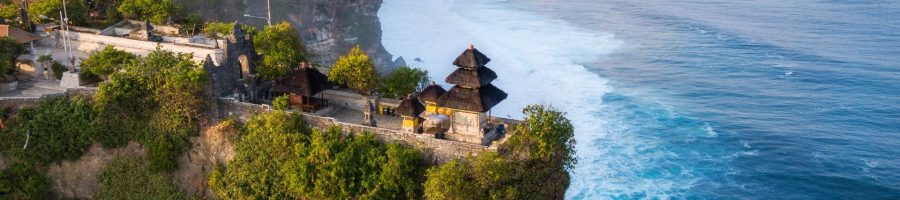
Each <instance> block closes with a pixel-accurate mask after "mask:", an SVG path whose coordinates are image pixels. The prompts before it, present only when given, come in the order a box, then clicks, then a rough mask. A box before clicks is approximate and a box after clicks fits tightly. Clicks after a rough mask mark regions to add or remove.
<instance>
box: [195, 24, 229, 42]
mask: <svg viewBox="0 0 900 200" xmlns="http://www.w3.org/2000/svg"><path fill="white" fill-rule="evenodd" d="M232 30H234V23H225V22H209V23H206V24H204V25H203V30H201V32H203V35H206V36H207V37H210V38H213V39H217V40H218V39H220V38H222V37H225V36H226V35H229V34H231V31H232Z"/></svg>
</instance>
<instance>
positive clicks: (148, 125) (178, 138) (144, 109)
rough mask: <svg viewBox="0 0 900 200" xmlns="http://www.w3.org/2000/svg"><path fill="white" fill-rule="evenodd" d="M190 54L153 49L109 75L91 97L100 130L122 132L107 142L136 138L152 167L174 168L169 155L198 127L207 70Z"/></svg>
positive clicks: (178, 149) (194, 132) (186, 145)
mask: <svg viewBox="0 0 900 200" xmlns="http://www.w3.org/2000/svg"><path fill="white" fill-rule="evenodd" d="M191 57H192V56H191V55H189V54H175V53H173V52H170V51H165V50H156V51H153V52H151V53H150V54H148V55H147V57H145V58H140V59H138V60H136V61H135V62H131V63H129V64H127V65H125V66H124V67H123V69H122V70H121V71H118V72H115V73H113V74H111V75H110V80H109V81H107V82H104V83H102V84H100V88H99V91H98V92H97V95H96V97H95V101H96V102H97V105H96V107H97V110H98V112H99V113H98V115H99V117H98V122H97V123H98V124H99V125H100V126H101V127H103V132H105V134H109V135H113V134H124V136H121V135H120V136H121V137H113V138H114V140H110V141H109V142H110V143H112V144H119V145H121V144H122V141H127V139H137V140H139V141H141V143H143V144H145V145H148V147H150V148H148V151H149V154H150V155H151V159H150V163H151V164H150V165H151V166H152V168H153V169H155V170H172V169H175V168H176V167H174V166H173V165H174V163H175V161H174V160H175V157H176V156H177V155H179V154H180V153H181V151H182V150H184V149H186V148H187V147H188V146H189V145H190V143H188V142H187V138H188V137H190V136H192V135H195V134H196V133H197V132H198V131H199V128H200V127H199V120H200V118H201V110H202V107H203V106H204V105H205V104H206V101H205V96H203V94H204V92H203V89H204V86H205V84H206V81H207V74H206V71H205V70H203V69H202V68H201V67H200V66H199V65H197V64H196V63H194V62H193V61H192V60H191ZM161 135H162V136H161ZM163 141H164V142H163Z"/></svg>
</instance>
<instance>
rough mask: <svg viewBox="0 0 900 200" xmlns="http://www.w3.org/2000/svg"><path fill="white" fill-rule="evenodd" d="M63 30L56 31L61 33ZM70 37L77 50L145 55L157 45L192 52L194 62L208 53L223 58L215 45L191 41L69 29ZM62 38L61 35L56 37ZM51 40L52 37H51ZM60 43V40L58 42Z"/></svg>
mask: <svg viewBox="0 0 900 200" xmlns="http://www.w3.org/2000/svg"><path fill="white" fill-rule="evenodd" d="M62 32H63V31H57V33H60V34H61V33H62ZM69 34H70V37H71V38H72V39H71V40H72V42H73V44H72V45H73V47H74V48H75V49H76V50H78V51H84V52H91V51H99V50H103V48H105V47H106V46H110V45H111V46H114V47H116V49H119V50H123V51H128V52H131V53H134V54H137V55H140V56H146V55H147V54H148V53H149V52H151V51H154V50H156V48H157V47H159V48H160V49H163V50H168V51H172V52H176V53H188V54H193V60H194V61H196V62H202V61H204V60H205V59H206V56H207V55H210V56H211V57H212V58H213V60H214V61H216V63H220V62H221V61H222V58H223V55H222V54H223V51H222V49H217V48H215V46H208V47H207V46H203V45H200V44H191V43H183V44H177V43H157V42H151V41H141V40H133V39H127V38H122V37H114V36H107V35H100V34H94V33H84V32H76V31H69ZM57 38H59V39H60V40H62V37H57ZM51 40H52V39H51ZM58 43H61V42H58Z"/></svg>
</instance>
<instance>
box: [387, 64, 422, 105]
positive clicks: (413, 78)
mask: <svg viewBox="0 0 900 200" xmlns="http://www.w3.org/2000/svg"><path fill="white" fill-rule="evenodd" d="M428 82H429V80H428V71H425V70H422V69H419V68H411V67H407V66H401V67H399V68H397V69H394V71H393V72H391V74H390V75H388V76H387V77H385V78H384V81H383V82H382V83H381V86H380V87H378V93H380V94H382V95H384V97H387V98H395V99H399V98H403V97H405V96H406V95H408V94H414V93H417V92H420V91H422V90H423V89H425V87H428Z"/></svg>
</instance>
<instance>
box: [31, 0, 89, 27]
mask: <svg viewBox="0 0 900 200" xmlns="http://www.w3.org/2000/svg"><path fill="white" fill-rule="evenodd" d="M62 5H63V4H62V0H41V1H34V2H32V3H31V4H29V5H28V18H30V19H31V20H32V21H34V22H36V23H47V22H51V21H52V20H49V19H45V18H43V17H41V16H44V17H48V18H53V19H56V20H62V19H60V17H59V12H62V11H63V7H62ZM66 13H67V14H68V18H69V22H70V23H73V24H75V25H83V24H86V23H85V14H86V13H87V6H86V4H85V2H84V0H66ZM54 23H59V22H58V21H57V22H54Z"/></svg>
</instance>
